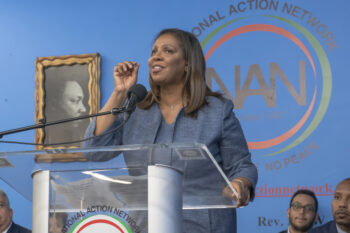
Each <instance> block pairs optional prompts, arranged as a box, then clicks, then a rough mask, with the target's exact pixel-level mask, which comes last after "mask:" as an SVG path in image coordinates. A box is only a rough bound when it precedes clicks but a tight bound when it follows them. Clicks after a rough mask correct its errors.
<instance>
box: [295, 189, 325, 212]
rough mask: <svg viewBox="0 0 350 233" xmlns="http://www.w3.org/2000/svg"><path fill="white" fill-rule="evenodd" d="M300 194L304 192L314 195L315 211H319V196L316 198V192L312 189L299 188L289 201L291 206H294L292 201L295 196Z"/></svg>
mask: <svg viewBox="0 0 350 233" xmlns="http://www.w3.org/2000/svg"><path fill="white" fill-rule="evenodd" d="M299 194H304V195H308V196H310V197H312V199H314V202H315V213H317V210H318V201H317V198H316V195H315V193H314V192H312V191H310V190H307V189H299V190H298V191H296V192H295V193H294V194H293V196H292V199H290V202H289V207H292V203H293V200H294V198H295V197H296V196H297V195H299Z"/></svg>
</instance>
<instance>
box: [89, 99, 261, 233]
mask: <svg viewBox="0 0 350 233" xmlns="http://www.w3.org/2000/svg"><path fill="white" fill-rule="evenodd" d="M207 101H208V105H207V106H204V107H202V108H201V109H200V110H199V111H198V115H197V117H196V118H193V117H188V116H185V113H184V111H180V113H179V114H178V116H177V118H176V121H175V123H174V124H175V126H174V132H173V142H176V143H188V142H197V143H203V144H205V145H206V146H207V147H208V149H209V150H210V152H211V153H212V155H213V157H214V158H215V159H216V161H217V162H218V164H219V165H220V166H221V168H222V169H223V171H224V172H225V174H226V175H227V177H228V178H229V179H230V180H232V179H234V178H235V177H246V178H247V179H249V180H250V182H251V183H252V185H253V188H252V190H251V197H254V189H255V185H256V183H257V169H256V167H255V165H254V164H253V163H252V161H251V155H250V153H249V150H248V147H247V143H246V140H245V137H244V135H243V132H242V129H241V126H240V123H239V121H238V119H237V118H236V117H235V115H234V113H233V112H232V110H233V104H232V102H231V101H230V100H227V99H219V98H217V97H207ZM161 122H162V114H161V111H160V108H159V106H158V104H154V105H153V106H152V107H151V108H150V109H147V110H143V109H140V108H136V110H135V112H134V113H132V114H131V116H130V118H129V120H128V122H127V123H126V124H125V125H124V126H123V127H122V128H121V129H120V130H118V131H116V132H115V133H113V134H109V135H106V136H102V137H97V138H95V139H94V140H89V141H87V142H86V143H85V146H104V145H128V144H153V143H155V139H156V136H157V132H158V129H159V127H160V125H161ZM121 123H122V116H120V117H118V119H117V120H116V121H115V122H114V124H113V125H112V126H111V127H110V129H113V128H116V127H117V126H118V125H120V124H121ZM95 124H96V123H95V120H94V121H93V122H92V123H91V124H90V126H89V127H88V129H87V131H86V135H85V136H86V137H91V136H93V132H94V129H95ZM110 129H108V130H110ZM87 158H88V159H89V160H94V161H102V160H108V159H110V158H111V157H110V156H109V155H108V154H105V155H102V154H100V155H98V156H89V157H87ZM126 163H128V161H126ZM192 166H193V167H192V169H191V170H192V171H193V174H191V176H193V178H194V179H195V178H201V177H206V179H207V180H206V181H208V182H207V184H210V183H211V182H210V181H211V177H210V175H208V174H210V173H208V170H206V169H203V167H199V166H198V165H196V164H192ZM196 166H198V167H196ZM213 211H214V210H207V211H206V213H201V214H199V213H195V214H190V215H191V216H194V217H196V218H201V219H202V220H201V221H206V224H209V225H208V226H204V227H203V231H200V230H198V229H195V228H193V230H192V231H191V230H188V231H186V232H211V233H213V232H218V233H219V232H220V233H221V232H222V233H224V232H236V231H235V228H236V224H235V210H234V209H225V210H215V211H214V212H213ZM220 213H221V214H220ZM214 219H216V220H214ZM193 221H194V223H193V224H194V225H196V224H197V223H195V222H196V221H195V219H194V220H193ZM205 228H206V229H205ZM189 229H191V228H189Z"/></svg>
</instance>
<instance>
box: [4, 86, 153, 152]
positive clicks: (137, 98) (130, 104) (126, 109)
mask: <svg viewBox="0 0 350 233" xmlns="http://www.w3.org/2000/svg"><path fill="white" fill-rule="evenodd" d="M146 95H147V90H146V88H145V87H144V86H143V85H141V84H135V85H133V86H132V87H130V89H129V91H128V93H127V101H126V103H125V104H124V106H123V107H121V108H113V109H112V110H111V111H107V112H99V113H95V114H90V115H83V116H78V117H72V118H67V119H62V120H57V121H52V122H46V121H45V119H42V120H40V121H39V122H40V123H39V124H35V125H30V126H26V127H21V128H17V129H11V130H6V131H2V132H0V138H2V137H3V136H4V135H7V134H13V133H18V132H23V131H27V130H31V129H37V128H45V127H46V126H50V125H57V124H61V123H66V122H70V121H75V120H81V119H86V118H91V117H99V116H103V115H108V114H113V115H116V114H119V113H124V115H123V120H124V121H123V122H122V124H121V125H119V126H118V127H117V128H116V129H114V130H112V131H111V132H107V133H106V134H109V133H113V132H114V131H115V130H117V129H118V128H120V127H122V126H123V125H124V124H125V123H126V121H127V120H128V119H129V117H130V115H131V113H132V112H133V111H134V110H135V108H136V104H137V103H139V102H141V101H142V100H143V99H144V98H145V97H146ZM100 136H101V135H100ZM94 137H95V136H94ZM94 137H91V138H85V139H81V140H76V141H69V142H59V143H49V144H40V143H27V142H16V141H0V143H15V144H25V145H40V146H42V145H43V146H57V145H64V144H72V143H78V142H83V141H86V140H90V139H92V138H94Z"/></svg>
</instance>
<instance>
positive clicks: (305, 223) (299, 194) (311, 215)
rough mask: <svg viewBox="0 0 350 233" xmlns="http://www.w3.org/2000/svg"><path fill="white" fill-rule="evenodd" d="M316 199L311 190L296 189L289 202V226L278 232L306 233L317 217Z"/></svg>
mask: <svg viewBox="0 0 350 233" xmlns="http://www.w3.org/2000/svg"><path fill="white" fill-rule="evenodd" d="M317 210H318V201H317V198H316V195H315V193H314V192H312V191H311V190H306V189H300V190H298V191H296V192H295V193H294V194H293V196H292V198H291V199H290V202H289V208H288V209H287V216H288V219H289V226H288V229H287V230H284V231H281V232H280V233H307V232H308V230H310V229H311V228H312V226H313V225H314V223H315V222H316V221H317V219H318V214H317Z"/></svg>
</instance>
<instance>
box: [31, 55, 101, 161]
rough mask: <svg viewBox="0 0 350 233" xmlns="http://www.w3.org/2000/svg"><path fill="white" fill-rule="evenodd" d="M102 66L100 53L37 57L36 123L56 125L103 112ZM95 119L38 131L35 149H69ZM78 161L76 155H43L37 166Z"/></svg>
mask: <svg viewBox="0 0 350 233" xmlns="http://www.w3.org/2000/svg"><path fill="white" fill-rule="evenodd" d="M100 63H101V58H100V55H99V54H98V53H94V54H81V55H65V56H49V57H38V58H36V60H35V122H36V124H39V123H42V122H46V123H51V122H56V121H61V120H65V119H70V118H74V117H79V116H83V115H88V114H93V113H97V112H98V110H99V108H100ZM91 120H92V119H89V118H86V119H81V120H75V121H69V122H65V123H60V124H55V125H50V126H46V127H43V128H40V129H37V130H36V133H35V143H36V144H42V145H37V146H36V149H38V150H43V149H63V148H64V149H67V148H77V147H80V146H81V144H82V143H81V142H75V143H69V144H63V145H62V144H60V143H66V142H74V141H79V140H81V139H83V138H84V133H85V130H86V128H87V126H88V125H89V123H90V121H91ZM72 160H74V161H79V160H84V158H83V156H81V155H80V154H77V155H73V154H72V155H69V156H67V154H65V155H63V154H62V155H60V154H54V155H45V156H44V155H40V156H37V157H36V161H38V162H40V161H41V162H45V161H46V162H52V161H72Z"/></svg>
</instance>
